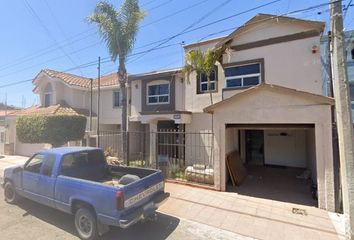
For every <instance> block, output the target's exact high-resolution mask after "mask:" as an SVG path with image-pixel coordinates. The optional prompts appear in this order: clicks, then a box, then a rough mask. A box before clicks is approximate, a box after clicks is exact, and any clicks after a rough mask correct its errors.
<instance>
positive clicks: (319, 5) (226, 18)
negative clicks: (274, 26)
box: [130, 0, 340, 63]
mask: <svg viewBox="0 0 354 240" xmlns="http://www.w3.org/2000/svg"><path fill="white" fill-rule="evenodd" d="M279 1H281V0H275V1H272V2H269V3H266V4H262V5H259V6H257V7H254V8H251V9H248V10H245V11H242V12H239V13H236V14H233V15H231V16H228V17H225V18H221V19H218V20H216V21H213V22H210V23H207V24H204V25H202V26H199V27H196V28H192V29H189V30H188V31H185V32H183V33H179V34H176V35H174V36H173V37H175V36H181V35H184V34H187V33H190V32H194V31H196V30H199V29H202V28H205V27H209V26H211V25H214V24H216V23H220V22H223V21H225V20H228V19H231V18H234V17H237V16H240V15H242V14H245V13H248V12H251V11H254V10H257V9H259V8H262V7H265V6H268V5H271V4H274V3H276V2H279ZM338 1H340V0H338ZM338 1H335V2H334V3H336V2H338ZM330 4H333V3H322V4H317V5H314V6H310V7H307V8H304V9H298V10H295V11H291V12H288V13H285V14H281V15H275V16H271V17H269V18H266V19H262V20H259V21H268V20H271V19H275V18H277V17H281V16H288V15H293V14H297V13H301V12H307V11H311V10H314V9H318V8H321V7H324V6H327V5H330ZM259 21H255V22H252V23H249V24H248V25H250V24H255V23H258V22H259ZM243 26H246V24H244V25H243ZM170 38H171V37H170ZM170 38H167V39H170ZM163 42H168V40H166V41H163ZM162 44H164V43H161V44H158V45H157V46H160V45H162ZM153 49H154V47H153V48H151V49H150V50H153ZM145 55H146V54H145ZM142 57H143V56H141V57H139V58H137V59H134V61H136V60H138V59H140V58H142ZM130 63H131V62H130Z"/></svg>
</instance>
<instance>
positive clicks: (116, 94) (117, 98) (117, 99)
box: [113, 91, 122, 108]
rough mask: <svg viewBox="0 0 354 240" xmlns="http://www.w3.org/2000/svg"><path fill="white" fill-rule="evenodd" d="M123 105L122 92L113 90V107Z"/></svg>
mask: <svg viewBox="0 0 354 240" xmlns="http://www.w3.org/2000/svg"><path fill="white" fill-rule="evenodd" d="M121 105H122V103H121V99H120V92H119V91H113V107H114V108H116V107H120V106H121Z"/></svg>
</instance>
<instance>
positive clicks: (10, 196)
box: [4, 181, 18, 204]
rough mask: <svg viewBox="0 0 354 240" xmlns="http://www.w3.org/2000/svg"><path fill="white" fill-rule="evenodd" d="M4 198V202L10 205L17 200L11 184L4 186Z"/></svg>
mask: <svg viewBox="0 0 354 240" xmlns="http://www.w3.org/2000/svg"><path fill="white" fill-rule="evenodd" d="M4 196H5V201H6V202H7V203H10V204H14V203H16V202H17V200H18V196H17V193H16V188H15V186H14V185H13V183H12V182H9V181H8V182H6V183H5V186H4Z"/></svg>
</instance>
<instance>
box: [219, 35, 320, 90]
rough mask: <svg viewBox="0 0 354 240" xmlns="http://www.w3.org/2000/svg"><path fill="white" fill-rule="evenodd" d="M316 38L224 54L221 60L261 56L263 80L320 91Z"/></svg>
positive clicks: (248, 58) (227, 60)
mask: <svg viewBox="0 0 354 240" xmlns="http://www.w3.org/2000/svg"><path fill="white" fill-rule="evenodd" d="M319 41H320V38H319V37H312V38H306V39H301V40H296V41H291V42H285V43H279V44H273V45H268V46H264V47H259V48H252V49H248V50H243V51H237V52H232V53H231V54H230V55H224V63H225V64H227V63H232V62H240V61H246V60H252V59H259V58H264V71H265V79H264V80H265V82H266V83H271V84H276V85H280V86H284V87H289V88H295V89H298V90H303V91H308V92H312V93H316V94H322V78H321V62H320V55H319V54H320V53H319V51H318V52H317V53H315V54H313V53H312V52H311V47H312V46H313V45H317V46H319Z"/></svg>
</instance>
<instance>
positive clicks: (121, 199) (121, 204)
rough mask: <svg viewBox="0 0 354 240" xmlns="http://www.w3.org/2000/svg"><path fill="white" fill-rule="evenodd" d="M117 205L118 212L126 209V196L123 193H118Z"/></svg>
mask: <svg viewBox="0 0 354 240" xmlns="http://www.w3.org/2000/svg"><path fill="white" fill-rule="evenodd" d="M116 204H117V205H116V207H117V210H123V209H124V195H123V192H121V191H118V192H116Z"/></svg>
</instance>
